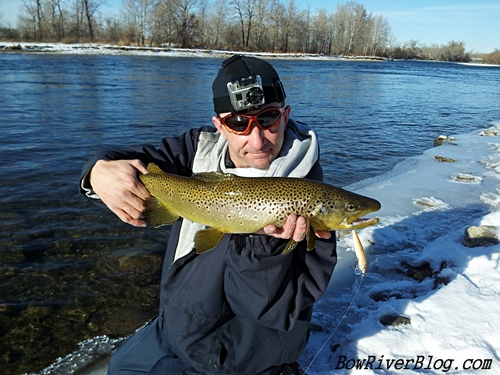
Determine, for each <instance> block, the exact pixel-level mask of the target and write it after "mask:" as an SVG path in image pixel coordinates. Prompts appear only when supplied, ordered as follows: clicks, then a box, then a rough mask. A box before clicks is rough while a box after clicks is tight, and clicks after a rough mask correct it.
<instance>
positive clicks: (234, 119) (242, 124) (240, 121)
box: [225, 115, 250, 132]
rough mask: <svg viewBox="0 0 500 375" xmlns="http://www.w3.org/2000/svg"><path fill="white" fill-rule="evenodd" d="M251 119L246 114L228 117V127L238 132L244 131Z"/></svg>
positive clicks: (226, 122)
mask: <svg viewBox="0 0 500 375" xmlns="http://www.w3.org/2000/svg"><path fill="white" fill-rule="evenodd" d="M249 121H250V120H249V119H248V118H247V117H245V116H237V115H236V116H230V117H228V118H226V121H225V124H226V126H227V127H229V128H231V129H232V130H234V131H236V132H243V131H245V130H246V129H247V127H248V122H249Z"/></svg>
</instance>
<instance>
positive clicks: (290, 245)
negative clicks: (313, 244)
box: [281, 238, 297, 255]
mask: <svg viewBox="0 0 500 375" xmlns="http://www.w3.org/2000/svg"><path fill="white" fill-rule="evenodd" d="M296 247H297V241H294V240H293V239H291V238H290V241H288V243H287V244H286V247H285V250H283V252H282V253H281V254H283V255H286V254H288V253H289V252H291V251H292V250H293V249H295V248H296Z"/></svg>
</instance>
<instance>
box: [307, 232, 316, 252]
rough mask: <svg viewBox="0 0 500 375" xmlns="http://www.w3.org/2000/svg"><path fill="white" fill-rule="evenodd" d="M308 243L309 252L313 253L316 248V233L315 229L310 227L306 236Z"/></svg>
mask: <svg viewBox="0 0 500 375" xmlns="http://www.w3.org/2000/svg"><path fill="white" fill-rule="evenodd" d="M306 241H307V251H311V250H313V249H314V248H315V247H316V234H315V233H314V228H313V227H311V226H309V230H308V231H307V235H306Z"/></svg>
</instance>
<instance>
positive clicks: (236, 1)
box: [229, 0, 256, 47]
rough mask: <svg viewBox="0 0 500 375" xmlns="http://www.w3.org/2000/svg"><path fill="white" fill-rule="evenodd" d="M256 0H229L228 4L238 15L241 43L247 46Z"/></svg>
mask: <svg viewBox="0 0 500 375" xmlns="http://www.w3.org/2000/svg"><path fill="white" fill-rule="evenodd" d="M255 3H256V0H231V1H230V2H229V4H230V5H231V6H232V7H233V8H234V10H235V11H236V13H237V15H238V19H239V22H240V31H241V45H242V46H244V47H248V44H249V42H250V32H251V30H252V22H253V19H254V17H255V8H256V7H255Z"/></svg>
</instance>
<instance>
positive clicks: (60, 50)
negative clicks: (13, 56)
mask: <svg viewBox="0 0 500 375" xmlns="http://www.w3.org/2000/svg"><path fill="white" fill-rule="evenodd" d="M0 53H44V54H69V55H113V56H161V57H206V58H221V59H223V58H229V57H231V56H232V55H234V54H244V55H247V56H254V57H259V58H263V59H274V60H318V61H350V62H390V61H421V62H436V63H452V64H460V65H466V66H484V67H500V65H495V64H486V63H480V62H477V61H476V62H461V61H438V60H401V59H390V58H387V57H380V56H347V55H324V54H319V53H277V52H247V51H237V50H222V49H211V48H207V49H203V48H176V47H137V46H119V45H113V44H103V43H73V44H64V43H31V42H3V41H0Z"/></svg>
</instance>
